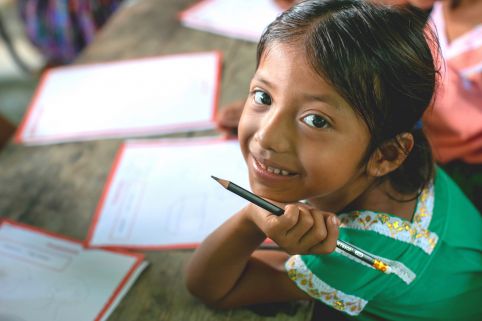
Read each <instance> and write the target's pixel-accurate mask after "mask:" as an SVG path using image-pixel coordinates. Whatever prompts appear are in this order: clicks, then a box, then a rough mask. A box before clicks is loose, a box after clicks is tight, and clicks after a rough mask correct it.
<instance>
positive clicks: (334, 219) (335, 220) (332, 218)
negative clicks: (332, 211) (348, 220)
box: [331, 215, 340, 226]
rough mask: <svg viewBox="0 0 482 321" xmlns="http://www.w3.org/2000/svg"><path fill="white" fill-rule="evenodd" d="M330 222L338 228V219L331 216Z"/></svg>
mask: <svg viewBox="0 0 482 321" xmlns="http://www.w3.org/2000/svg"><path fill="white" fill-rule="evenodd" d="M331 222H332V223H333V224H335V225H336V226H340V219H339V218H338V217H337V216H336V215H333V216H332V217H331Z"/></svg>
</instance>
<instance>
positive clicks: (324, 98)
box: [303, 94, 341, 110]
mask: <svg viewBox="0 0 482 321" xmlns="http://www.w3.org/2000/svg"><path fill="white" fill-rule="evenodd" d="M303 99H305V100H308V101H319V102H322V103H325V104H327V105H329V106H333V107H335V109H337V110H340V109H341V108H340V104H339V102H338V101H337V99H336V98H335V97H333V96H332V95H329V94H321V95H311V94H304V95H303Z"/></svg>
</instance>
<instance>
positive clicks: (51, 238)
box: [0, 220, 147, 321]
mask: <svg viewBox="0 0 482 321" xmlns="http://www.w3.org/2000/svg"><path fill="white" fill-rule="evenodd" d="M0 257H1V260H0V289H1V290H0V320H2V321H30V320H35V321H64V320H69V321H94V320H95V321H97V320H106V319H107V318H108V317H109V315H110V314H111V312H112V311H113V309H114V308H115V307H116V306H117V304H118V303H119V302H120V300H121V299H122V297H123V296H124V295H125V294H126V292H127V291H128V290H129V288H130V287H131V285H132V283H133V282H134V281H135V279H136V278H137V277H138V276H139V274H140V273H141V272H142V270H143V269H144V268H145V266H146V265H147V263H146V262H145V261H143V255H140V254H133V253H127V252H120V251H118V250H117V251H115V252H114V251H109V250H102V249H88V248H85V247H83V246H82V244H81V243H80V242H78V241H74V240H70V239H67V238H65V237H62V236H58V235H54V234H52V233H49V232H46V231H42V230H40V229H38V228H34V227H30V226H27V225H23V224H19V223H15V222H13V221H9V220H4V221H2V223H1V225H0Z"/></svg>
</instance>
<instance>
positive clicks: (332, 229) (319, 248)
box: [309, 214, 340, 254]
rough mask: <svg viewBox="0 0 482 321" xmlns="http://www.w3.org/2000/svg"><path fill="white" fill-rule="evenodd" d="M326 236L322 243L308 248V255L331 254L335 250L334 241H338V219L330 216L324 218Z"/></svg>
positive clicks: (332, 215)
mask: <svg viewBox="0 0 482 321" xmlns="http://www.w3.org/2000/svg"><path fill="white" fill-rule="evenodd" d="M324 220H325V226H326V229H327V235H326V238H325V240H324V241H323V242H321V243H319V244H317V245H315V246H313V247H312V248H310V250H309V253H312V254H326V253H331V252H333V251H334V250H335V248H336V241H337V240H338V236H339V230H338V226H339V225H340V221H339V219H338V218H337V217H336V215H334V214H331V215H327V216H325V217H324Z"/></svg>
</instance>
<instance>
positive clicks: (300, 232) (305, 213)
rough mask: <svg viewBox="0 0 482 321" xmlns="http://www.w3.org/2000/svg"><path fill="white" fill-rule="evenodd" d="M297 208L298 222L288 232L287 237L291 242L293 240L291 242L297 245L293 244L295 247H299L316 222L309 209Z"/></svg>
mask: <svg viewBox="0 0 482 321" xmlns="http://www.w3.org/2000/svg"><path fill="white" fill-rule="evenodd" d="M287 207H288V206H287ZM296 207H297V210H298V211H299V214H298V221H297V222H296V224H294V225H293V226H292V227H291V228H290V229H289V230H287V232H286V237H287V238H288V239H289V240H291V242H293V243H295V244H292V245H293V246H295V245H299V242H300V240H301V239H302V237H303V236H304V235H305V234H306V233H307V232H308V231H310V230H311V229H312V228H313V226H314V224H315V220H314V218H313V216H312V215H311V213H310V210H309V209H307V208H306V207H303V206H299V207H298V206H296ZM285 215H286V212H285Z"/></svg>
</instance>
